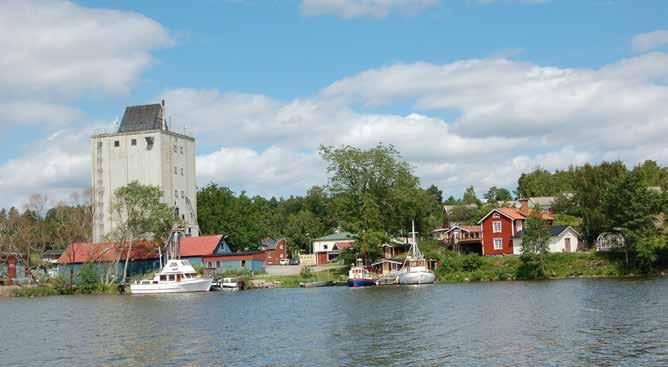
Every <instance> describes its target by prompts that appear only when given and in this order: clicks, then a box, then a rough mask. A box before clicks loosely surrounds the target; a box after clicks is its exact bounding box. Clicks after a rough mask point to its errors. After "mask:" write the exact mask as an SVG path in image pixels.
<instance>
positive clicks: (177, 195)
mask: <svg viewBox="0 0 668 367" xmlns="http://www.w3.org/2000/svg"><path fill="white" fill-rule="evenodd" d="M174 197H175V198H177V197H179V190H174Z"/></svg>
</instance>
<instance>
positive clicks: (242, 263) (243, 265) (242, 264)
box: [241, 260, 246, 268]
mask: <svg viewBox="0 0 668 367" xmlns="http://www.w3.org/2000/svg"><path fill="white" fill-rule="evenodd" d="M241 267H242V268H245V267H246V260H241Z"/></svg>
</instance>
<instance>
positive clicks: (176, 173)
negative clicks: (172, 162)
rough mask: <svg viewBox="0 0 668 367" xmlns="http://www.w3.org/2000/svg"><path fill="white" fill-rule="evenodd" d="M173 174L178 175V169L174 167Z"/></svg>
mask: <svg viewBox="0 0 668 367" xmlns="http://www.w3.org/2000/svg"><path fill="white" fill-rule="evenodd" d="M174 174H175V175H178V174H179V169H178V168H176V167H174Z"/></svg>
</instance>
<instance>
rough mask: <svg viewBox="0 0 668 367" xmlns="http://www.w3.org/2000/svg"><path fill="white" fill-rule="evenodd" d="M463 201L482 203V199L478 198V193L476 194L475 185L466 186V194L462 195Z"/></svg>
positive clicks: (465, 202) (466, 202)
mask: <svg viewBox="0 0 668 367" xmlns="http://www.w3.org/2000/svg"><path fill="white" fill-rule="evenodd" d="M462 201H463V202H464V204H476V205H480V199H478V195H476V193H475V189H474V188H473V186H469V187H467V188H466V191H464V196H463V197H462Z"/></svg>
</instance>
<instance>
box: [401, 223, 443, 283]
mask: <svg viewBox="0 0 668 367" xmlns="http://www.w3.org/2000/svg"><path fill="white" fill-rule="evenodd" d="M435 280H436V275H435V274H434V272H433V271H431V270H429V266H428V264H427V260H426V259H425V258H424V256H423V255H422V253H421V252H420V248H419V247H418V244H417V241H416V239H415V223H413V243H412V244H411V248H410V250H409V251H408V255H407V256H406V260H404V266H403V267H402V268H401V271H399V275H397V281H398V283H399V284H401V285H415V284H432V283H434V281H435Z"/></svg>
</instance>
